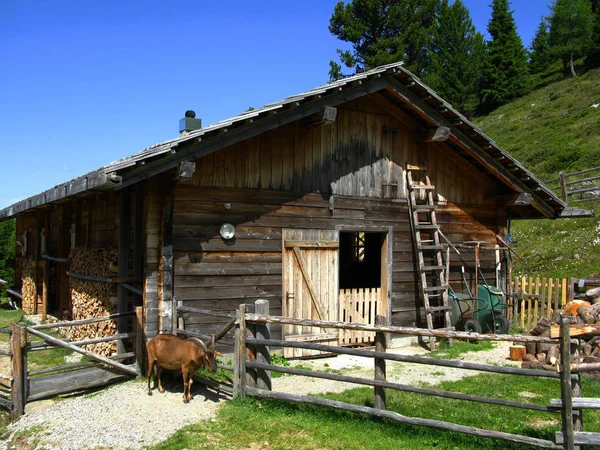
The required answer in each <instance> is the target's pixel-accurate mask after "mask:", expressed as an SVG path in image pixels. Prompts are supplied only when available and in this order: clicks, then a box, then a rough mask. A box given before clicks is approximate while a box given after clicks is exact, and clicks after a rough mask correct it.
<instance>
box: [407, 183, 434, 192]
mask: <svg viewBox="0 0 600 450" xmlns="http://www.w3.org/2000/svg"><path fill="white" fill-rule="evenodd" d="M410 188H411V189H425V190H430V191H432V190H434V189H435V186H434V185H433V184H415V183H413V184H411V185H410Z"/></svg>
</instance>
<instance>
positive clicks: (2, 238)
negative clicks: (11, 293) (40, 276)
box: [0, 219, 15, 286]
mask: <svg viewBox="0 0 600 450" xmlns="http://www.w3.org/2000/svg"><path fill="white" fill-rule="evenodd" d="M14 257H15V221H14V219H13V220H6V221H4V222H0V278H1V279H3V280H4V281H8V285H9V286H12V285H13V284H14V270H13V268H12V267H11V266H10V264H9V260H11V259H14Z"/></svg>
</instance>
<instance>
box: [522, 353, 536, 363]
mask: <svg viewBox="0 0 600 450" xmlns="http://www.w3.org/2000/svg"><path fill="white" fill-rule="evenodd" d="M523 361H529V362H538V359H537V358H536V357H535V356H534V355H532V354H531V353H526V354H525V355H523Z"/></svg>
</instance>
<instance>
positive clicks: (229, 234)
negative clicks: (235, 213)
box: [219, 223, 235, 239]
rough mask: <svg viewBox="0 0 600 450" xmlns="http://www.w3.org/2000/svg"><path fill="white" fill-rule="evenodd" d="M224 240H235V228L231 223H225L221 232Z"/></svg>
mask: <svg viewBox="0 0 600 450" xmlns="http://www.w3.org/2000/svg"><path fill="white" fill-rule="evenodd" d="M219 233H220V234H221V237H222V238H223V239H233V238H234V237H235V227H234V226H233V225H231V224H230V223H224V224H223V225H221V229H220V230H219Z"/></svg>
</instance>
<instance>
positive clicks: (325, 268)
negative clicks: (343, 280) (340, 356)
mask: <svg viewBox="0 0 600 450" xmlns="http://www.w3.org/2000/svg"><path fill="white" fill-rule="evenodd" d="M338 247H339V234H338V232H337V231H333V230H290V229H286V230H283V250H282V251H283V254H282V260H283V315H284V316H286V317H293V318H296V319H317V320H319V319H320V320H329V321H336V320H338ZM338 334H339V333H338V331H337V330H333V329H331V330H330V329H324V328H321V329H317V328H313V327H303V326H301V325H284V326H283V336H284V339H285V340H287V341H318V342H320V343H327V344H331V345H336V344H337V342H338ZM319 353H320V352H318V351H315V350H307V349H300V348H287V347H286V348H285V353H284V356H285V357H286V358H293V357H302V356H314V355H318V354H319Z"/></svg>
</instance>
